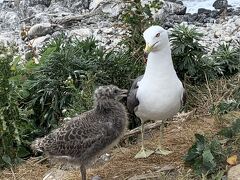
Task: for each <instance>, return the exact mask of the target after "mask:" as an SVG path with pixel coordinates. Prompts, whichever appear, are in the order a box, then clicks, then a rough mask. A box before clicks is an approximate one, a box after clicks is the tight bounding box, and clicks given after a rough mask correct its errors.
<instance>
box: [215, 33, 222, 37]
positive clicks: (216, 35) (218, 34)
mask: <svg viewBox="0 0 240 180" xmlns="http://www.w3.org/2000/svg"><path fill="white" fill-rule="evenodd" d="M221 34H222V32H221V31H216V32H215V33H214V37H215V38H219V37H220V36H221Z"/></svg>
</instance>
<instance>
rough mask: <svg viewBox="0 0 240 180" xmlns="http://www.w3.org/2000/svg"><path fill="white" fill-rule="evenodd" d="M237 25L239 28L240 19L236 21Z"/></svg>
mask: <svg viewBox="0 0 240 180" xmlns="http://www.w3.org/2000/svg"><path fill="white" fill-rule="evenodd" d="M235 25H236V26H238V27H239V26H240V18H238V19H236V20H235Z"/></svg>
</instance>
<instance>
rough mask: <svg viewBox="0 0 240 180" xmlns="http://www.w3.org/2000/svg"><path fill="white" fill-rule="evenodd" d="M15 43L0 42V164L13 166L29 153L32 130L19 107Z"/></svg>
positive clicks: (31, 125) (23, 111)
mask: <svg viewBox="0 0 240 180" xmlns="http://www.w3.org/2000/svg"><path fill="white" fill-rule="evenodd" d="M15 55H16V50H15V47H12V46H9V47H8V48H7V47H4V46H2V45H1V46H0V168H1V167H4V166H12V165H13V164H15V163H18V162H19V161H20V160H21V159H20V158H23V157H26V156H28V155H29V154H30V150H29V148H28V144H29V140H30V141H31V138H29V137H31V135H32V133H33V132H34V127H33V124H32V122H31V121H30V120H29V119H27V118H26V114H27V113H28V112H27V111H25V110H24V109H20V108H19V99H20V96H19V95H20V93H18V92H17V91H16V90H17V89H18V87H17V83H16V81H15V76H16V74H15V71H14V68H13V67H14V63H13V62H14V56H15Z"/></svg>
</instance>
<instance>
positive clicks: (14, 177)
mask: <svg viewBox="0 0 240 180" xmlns="http://www.w3.org/2000/svg"><path fill="white" fill-rule="evenodd" d="M10 170H11V172H12V176H13V179H14V180H16V179H17V178H16V175H15V173H14V171H13V168H12V167H10Z"/></svg>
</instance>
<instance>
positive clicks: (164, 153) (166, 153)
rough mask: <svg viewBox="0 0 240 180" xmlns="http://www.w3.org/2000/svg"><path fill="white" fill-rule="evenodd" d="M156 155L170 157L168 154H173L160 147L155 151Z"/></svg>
mask: <svg viewBox="0 0 240 180" xmlns="http://www.w3.org/2000/svg"><path fill="white" fill-rule="evenodd" d="M155 153H156V154H160V155H164V156H166V155H168V154H171V153H172V151H168V150H165V149H162V148H160V147H158V148H157V149H156V150H155Z"/></svg>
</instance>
